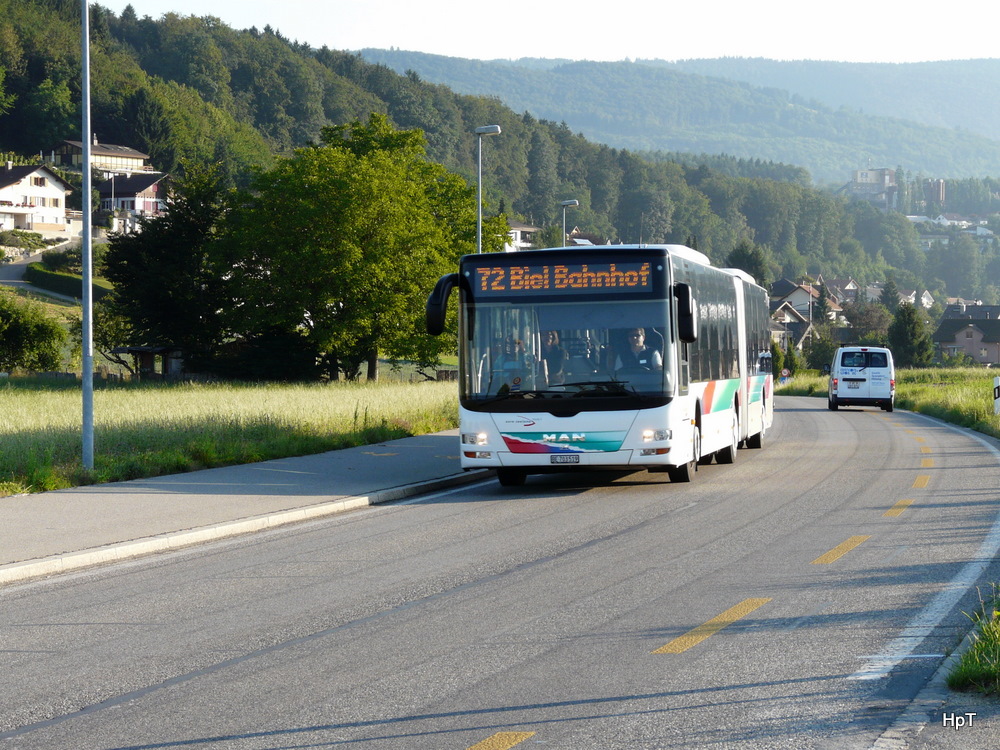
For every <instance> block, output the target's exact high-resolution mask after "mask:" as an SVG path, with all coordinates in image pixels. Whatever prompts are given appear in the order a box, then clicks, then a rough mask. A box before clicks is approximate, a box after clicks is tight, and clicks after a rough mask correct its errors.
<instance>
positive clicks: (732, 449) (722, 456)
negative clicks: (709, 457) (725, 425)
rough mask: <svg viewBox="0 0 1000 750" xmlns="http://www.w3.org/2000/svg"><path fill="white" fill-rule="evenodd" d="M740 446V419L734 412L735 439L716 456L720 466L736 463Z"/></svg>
mask: <svg viewBox="0 0 1000 750" xmlns="http://www.w3.org/2000/svg"><path fill="white" fill-rule="evenodd" d="M739 445H740V418H739V417H738V416H736V412H733V439H732V440H731V441H730V444H729V445H727V446H726V447H725V448H723V449H722V450H720V451H718V452H717V453H716V454H715V460H716V461H718V462H719V463H720V464H731V463H735V462H736V451H737V450H738V449H739Z"/></svg>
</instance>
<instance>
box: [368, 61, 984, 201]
mask: <svg viewBox="0 0 1000 750" xmlns="http://www.w3.org/2000/svg"><path fill="white" fill-rule="evenodd" d="M362 54H363V56H364V57H365V59H366V60H369V61H371V62H377V63H383V64H385V65H388V66H390V67H391V68H393V69H394V70H396V71H397V72H404V71H407V70H413V71H416V72H417V73H419V74H420V75H421V76H423V77H424V78H425V79H427V80H431V81H434V82H436V83H443V84H445V85H448V86H451V87H452V88H454V89H455V90H456V91H460V92H463V93H467V94H478V95H486V96H496V97H499V98H500V99H501V100H502V101H503V102H504V103H505V104H507V105H508V106H510V107H512V108H513V109H515V110H517V111H525V110H526V111H530V112H532V113H533V114H535V115H537V116H540V117H545V118H548V119H552V120H556V121H561V122H566V123H567V124H568V125H569V126H570V127H571V128H573V129H574V130H578V131H580V132H582V133H583V134H584V135H586V136H587V137H588V138H590V139H591V140H595V141H599V142H601V143H607V144H609V145H612V146H617V147H622V148H629V149H638V150H655V151H673V152H687V153H710V154H712V153H715V154H718V153H726V154H732V155H735V156H738V157H742V158H759V159H765V160H769V161H776V162H784V163H787V164H795V165H798V166H800V167H804V168H805V169H807V170H808V171H809V172H810V173H811V175H812V177H813V178H814V179H815V180H817V181H818V182H820V183H823V184H831V185H834V184H840V185H842V184H844V183H845V182H847V181H848V180H849V179H850V175H851V171H852V170H855V169H864V168H866V167H869V166H875V167H892V168H895V167H896V166H901V167H902V168H903V169H905V170H907V171H909V172H913V173H922V174H924V175H925V176H934V177H944V178H961V177H983V176H989V175H1000V141H998V140H996V139H995V138H996V135H997V129H996V122H997V119H996V116H995V115H996V111H995V110H996V107H997V106H998V105H997V104H996V103H995V100H994V101H990V99H989V91H990V89H989V88H987V89H986V90H985V91H983V92H982V93H983V94H986V96H985V97H983V96H980V95H977V94H976V91H975V90H974V89H975V82H979V81H981V80H982V78H978V77H977V78H974V79H972V80H971V81H967V80H965V79H964V78H963V77H962V75H961V73H962V71H960V70H956V71H954V73H955V74H954V75H953V78H950V79H948V80H953V81H955V82H956V83H960V84H961V85H956V86H955V87H954V90H953V91H951V92H948V91H947V89H946V87H945V86H944V85H943V84H942V83H941V79H942V78H944V75H943V74H939V75H936V76H934V75H931V71H932V70H950V69H939V68H932V69H924V68H919V69H913V70H912V73H911V74H910V75H908V76H907V77H906V78H905V80H903V81H900V80H898V79H897V78H896V77H893V76H892V75H891V72H892V71H895V72H901V70H902V69H900V68H892V66H885V68H892V71H886V72H885V75H881V76H876V75H875V73H874V72H872V77H871V79H865V76H866V75H867V73H866V72H865V71H868V69H867V68H865V69H863V70H862V71H861V72H858V73H857V75H856V76H855V78H854V80H853V88H851V87H849V86H848V83H847V80H846V73H844V74H843V75H841V76H840V77H839V78H838V79H836V82H838V83H839V86H837V87H836V88H834V91H836V92H837V93H836V95H834V94H833V93H832V92H831V94H830V98H826V99H824V98H823V97H822V92H823V89H824V86H823V84H824V83H825V82H833V81H834V72H836V71H840V70H841V69H840V68H838V67H837V66H839V65H841V63H815V64H807V63H787V64H780V66H776V67H769V66H768V65H766V63H768V62H773V61H763V62H760V63H758V64H757V65H751V64H749V63H750V62H754V61H738V60H731V61H727V64H722V63H721V62H719V61H689V62H686V63H678V64H668V63H664V62H662V61H661V62H657V61H638V62H617V63H614V62H568V61H550V63H549V64H548V65H546V64H544V62H543V61H539V60H528V61H525V64H521V61H488V62H483V61H480V60H464V59H460V58H451V57H442V56H439V55H428V54H424V53H419V52H406V51H403V50H376V49H365V50H362ZM983 62H988V61H983ZM993 62H997V61H993ZM744 63H748V64H746V65H744ZM928 65H929V66H930V65H936V64H930V63H929V64H928ZM942 65H943V64H942ZM998 65H1000V63H998ZM784 66H788V67H784ZM736 67H742V68H743V73H742V74H741V75H736V74H735V72H734V71H733V69H734V68H736ZM996 67H997V66H994V70H993V75H992V78H991V79H989V80H992V81H994V87H995V82H996V81H997V80H1000V76H997V75H996ZM793 70H794V71H798V76H797V77H795V78H794V80H795V82H797V83H798V84H799V85H798V86H797V87H796V88H790V91H792V92H793V93H790V92H789V89H785V88H783V87H782V84H783V83H792V82H793V81H792V78H793V75H792V71H793ZM850 70H856V69H850ZM878 70H879V71H882V70H883V69H878ZM782 71H784V72H787V73H788V75H786V76H779V75H778V72H782ZM920 71H923V72H925V73H927V75H928V78H929V80H930V81H931V82H932V83H933V84H934V92H935V93H931V92H926V93H925V91H924V89H922V88H921V83H922V81H921V78H920ZM814 72H815V73H817V76H816V78H815V79H813V86H812V87H810V86H807V85H806V84H805V81H806V80H809V74H810V73H814ZM970 72H971V71H970ZM820 73H825V76H820V75H819V74H820ZM866 80H868V82H869V83H870V84H871V86H870V88H869V90H868V91H867V94H868V95H867V96H866V97H865V98H864V99H862V101H859V102H857V103H854V102H850V101H845V100H846V99H847V98H848V96H849V93H848V92H850V91H853V90H860V89H862V88H863V87H862V83H863V82H865V81H866ZM750 84H755V85H750ZM984 85H987V86H989V85H990V84H984ZM970 89H971V90H970ZM981 99H983V101H982V103H981V102H980V100H981ZM875 100H878V101H880V102H881V105H880V106H877V107H876V106H873V105H872V104H873V102H874V101H875ZM831 101H835V102H836V103H833V104H831V103H829V102H831ZM896 102H900V103H901V104H900V106H899V107H896V106H894V103H896ZM903 103H905V106H904V104H903ZM866 104H867V106H866ZM953 104H954V107H953ZM972 109H978V111H980V112H981V113H982V116H980V117H978V118H976V119H974V120H972V118H971V117H970V123H974V126H970V125H966V124H963V123H962V122H955V120H954V117H955V115H954V114H952V115H948V116H945V115H939V117H937V118H930V117H923V118H922V119H918V116H919V115H921V114H924V115H929V114H930V112H931V111H933V112H937V113H940V112H942V111H945V110H954V111H955V112H960V113H961V112H965V113H968V112H969V111H970V110H972ZM987 123H991V124H992V127H989V126H988V125H987ZM959 127H960V128H961V129H956V128H959ZM984 133H985V134H984ZM990 135H992V136H993V137H988V136H990Z"/></svg>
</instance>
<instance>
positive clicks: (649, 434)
mask: <svg viewBox="0 0 1000 750" xmlns="http://www.w3.org/2000/svg"><path fill="white" fill-rule="evenodd" d="M672 437H673V434H672V433H671V432H670V430H643V431H642V441H643V442H644V443H651V442H653V441H654V440H656V441H660V440H670V438H672Z"/></svg>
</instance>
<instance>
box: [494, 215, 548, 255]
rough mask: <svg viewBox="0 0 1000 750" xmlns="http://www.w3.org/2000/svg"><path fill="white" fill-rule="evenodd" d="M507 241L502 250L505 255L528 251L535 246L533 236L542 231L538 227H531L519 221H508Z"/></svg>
mask: <svg viewBox="0 0 1000 750" xmlns="http://www.w3.org/2000/svg"><path fill="white" fill-rule="evenodd" d="M507 226H509V227H510V231H508V232H507V241H506V242H505V243H504V246H503V249H504V252H505V253H516V252H518V251H519V250H530V249H531V248H533V247H534V246H535V234H536V233H537V232H540V231H542V230H541V228H540V227H533V226H531V225H530V224H523V223H521V222H519V221H510V220H508V222H507Z"/></svg>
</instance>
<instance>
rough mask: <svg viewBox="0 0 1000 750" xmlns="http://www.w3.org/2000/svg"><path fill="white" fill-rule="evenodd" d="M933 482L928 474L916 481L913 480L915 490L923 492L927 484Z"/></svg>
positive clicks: (918, 477)
mask: <svg viewBox="0 0 1000 750" xmlns="http://www.w3.org/2000/svg"><path fill="white" fill-rule="evenodd" d="M929 481H931V478H930V477H929V476H927V475H926V474H920V475H918V476H917V478H916V479H914V480H913V489H915V490H922V489H924V488H925V487H926V486H927V483H928V482H929Z"/></svg>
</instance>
